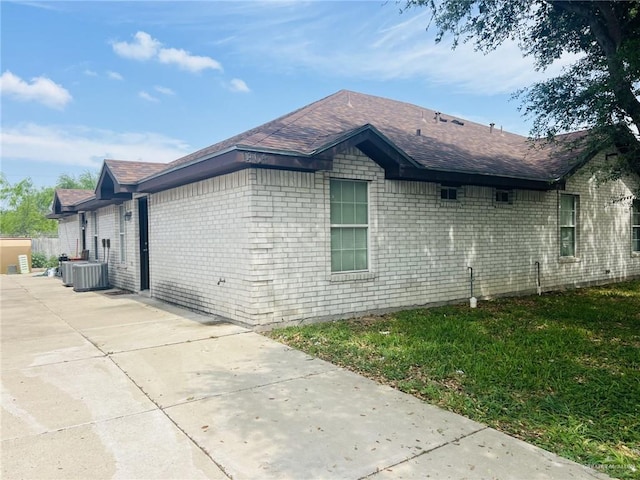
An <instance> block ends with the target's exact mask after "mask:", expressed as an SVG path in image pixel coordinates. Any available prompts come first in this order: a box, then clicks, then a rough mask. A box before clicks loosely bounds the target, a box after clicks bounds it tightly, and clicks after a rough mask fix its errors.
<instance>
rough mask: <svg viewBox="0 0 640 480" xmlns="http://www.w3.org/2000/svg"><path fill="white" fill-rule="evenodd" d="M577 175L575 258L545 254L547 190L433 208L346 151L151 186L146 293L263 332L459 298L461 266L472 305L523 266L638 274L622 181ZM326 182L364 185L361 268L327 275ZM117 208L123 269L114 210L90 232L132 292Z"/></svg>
mask: <svg viewBox="0 0 640 480" xmlns="http://www.w3.org/2000/svg"><path fill="white" fill-rule="evenodd" d="M588 171H589V170H588V168H585V169H583V170H582V171H581V172H579V173H578V174H576V175H574V176H573V177H572V178H571V179H570V180H569V181H568V183H567V187H566V193H572V194H576V195H579V197H580V200H579V213H578V216H579V218H578V247H577V258H576V259H561V258H560V257H559V238H558V236H559V232H558V198H559V192H556V191H549V192H537V191H525V190H516V191H514V192H513V203H512V204H511V205H499V204H496V202H495V201H494V198H495V193H494V190H493V189H492V188H488V187H476V186H463V187H462V188H461V189H460V192H459V200H458V201H457V202H443V201H441V200H440V190H439V185H437V184H435V183H424V182H408V181H395V180H385V179H384V172H383V170H382V169H381V168H380V167H379V166H378V165H377V164H376V163H374V162H373V161H371V160H370V159H368V158H367V157H366V156H364V155H363V154H361V153H360V152H359V151H358V150H357V149H351V150H349V151H347V152H345V153H343V154H341V155H338V156H337V157H336V158H335V160H334V165H333V170H332V171H331V172H316V173H302V172H288V171H279V170H267V169H247V170H243V171H240V172H235V173H232V174H228V175H223V176H221V177H216V178H212V179H208V180H204V181H201V182H196V183H193V184H190V185H186V186H183V187H179V188H174V189H171V190H167V191H164V192H159V193H156V194H152V195H150V197H149V252H150V281H151V294H152V295H153V296H154V297H157V298H160V299H163V300H166V301H169V302H173V303H177V304H179V305H183V306H186V307H189V308H193V309H196V310H200V311H204V312H208V313H212V314H217V315H222V316H224V317H227V318H230V319H233V320H236V321H239V322H243V323H246V324H249V325H255V326H266V325H270V324H274V323H291V322H301V321H310V320H317V319H325V318H335V317H344V316H349V315H352V314H357V313H363V312H367V311H376V310H387V309H398V308H402V307H408V306H414V305H425V304H430V303H437V302H448V301H455V300H462V299H466V298H468V297H469V272H468V268H467V267H469V266H471V267H473V269H474V275H475V284H474V293H475V296H477V297H486V296H492V295H500V294H509V293H517V292H534V291H535V289H536V262H540V267H541V281H542V287H543V289H544V290H549V289H555V288H560V287H563V286H576V285H580V284H586V283H591V282H593V283H598V282H606V281H613V280H621V279H624V278H628V277H633V276H638V275H640V255H632V254H631V251H630V250H631V232H630V207H629V204H628V203H625V202H616V201H614V200H615V199H619V198H622V197H625V196H628V195H630V194H631V190H632V189H633V188H635V186H636V183H634V182H635V180H634V181H631V180H627V181H617V182H610V183H607V184H604V185H601V186H597V184H596V182H595V181H594V180H593V179H592V178H591V177H590V174H589V173H588ZM330 178H343V179H356V180H366V181H368V182H369V271H368V272H364V273H351V274H349V273H343V274H332V273H331V267H330V265H331V261H330V260H331V251H330V248H331V245H330V224H329V211H330V206H329V180H330ZM124 205H125V209H126V210H127V211H132V212H133V218H132V219H131V220H130V221H127V222H125V226H126V248H127V260H126V262H124V263H121V262H120V259H119V235H118V232H119V219H118V207H117V206H115V205H114V206H109V207H105V208H102V209H100V210H99V211H98V217H99V226H98V229H99V238H100V239H102V238H111V253H110V262H109V263H110V265H109V272H110V274H109V275H110V280H111V282H112V284H113V285H114V286H117V287H120V288H126V289H129V290H134V291H137V290H138V289H139V284H140V279H139V244H138V215H137V201H136V200H135V199H134V200H131V201H129V202H125V204H124ZM88 219H89V230H88V232H87V244H88V245H89V248H92V247H91V245H93V244H92V235H93V233H92V230H91V228H92V221H91V215H90V214H88ZM74 222H75V223H74ZM74 231H75V235H78V234H79V230H78V222H77V217H71V218H70V219H64V220H62V221H61V223H60V233H61V235H60V238H61V242H63V243H62V248H63V249H64V248H65V247H64V245H65V243H64V242H66V243H69V242H71V243H73V245H75V240H74V237H73V232H74ZM65 232H68V233H67V234H65ZM65 235H66V236H65ZM100 245H101V243H100ZM74 248H75V247H74ZM71 253H74V252H71Z"/></svg>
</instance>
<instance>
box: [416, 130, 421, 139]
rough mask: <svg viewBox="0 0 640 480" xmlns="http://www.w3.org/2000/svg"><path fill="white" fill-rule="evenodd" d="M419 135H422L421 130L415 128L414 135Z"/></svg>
mask: <svg viewBox="0 0 640 480" xmlns="http://www.w3.org/2000/svg"><path fill="white" fill-rule="evenodd" d="M420 135H422V132H421V131H420V129H419V128H418V129H416V136H418V137H419V136H420Z"/></svg>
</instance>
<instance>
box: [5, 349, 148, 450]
mask: <svg viewBox="0 0 640 480" xmlns="http://www.w3.org/2000/svg"><path fill="white" fill-rule="evenodd" d="M154 407H155V405H154V404H153V403H152V402H151V401H149V399H148V398H147V397H146V396H145V395H144V394H143V393H142V392H140V390H139V389H138V388H136V386H135V385H134V384H133V383H132V382H131V381H130V380H129V379H128V378H127V377H126V375H124V374H123V373H122V371H121V370H120V369H118V368H117V367H116V366H115V365H114V364H113V362H112V361H111V360H110V359H108V358H90V359H85V360H81V361H73V362H66V363H55V364H49V365H42V366H39V367H32V368H24V369H19V370H4V371H3V372H2V418H1V420H0V421H1V426H2V433H1V435H2V439H3V440H4V439H8V438H16V437H23V436H29V435H34V434H38V433H43V432H47V431H51V430H56V429H59V428H64V427H70V426H74V425H80V424H83V423H89V422H94V421H98V420H106V419H109V418H115V417H119V416H123V415H130V414H133V413H140V412H144V411H148V410H151V409H153V408H154Z"/></svg>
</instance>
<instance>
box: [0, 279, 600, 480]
mask: <svg viewBox="0 0 640 480" xmlns="http://www.w3.org/2000/svg"><path fill="white" fill-rule="evenodd" d="M0 282H1V301H2V307H1V314H2V318H1V320H2V323H1V325H2V331H1V332H2V334H1V339H2V357H1V358H2V418H1V427H2V430H1V434H2V437H1V440H2V444H1V447H2V478H3V479H17V478H37V479H44V478H56V479H68V478H123V479H130V478H131V479H133V478H145V479H152V478H158V479H160V478H162V479H165V478H181V479H185V478H188V479H191V478H213V479H226V478H233V479H269V478H273V479H289V478H290V479H321V478H327V479H333V478H340V479H343V478H344V479H354V480H355V479H360V478H370V479H373V480H387V479H396V478H406V479H423V478H428V477H431V478H460V479H462V478H467V479H474V478H477V479H480V478H504V479H508V478H514V479H516V478H531V479H562V478H566V479H569V478H571V479H576V478H584V479H592V478H607V477H606V476H604V475H602V474H600V473H598V472H596V471H595V470H590V469H588V468H585V467H583V466H580V465H577V464H575V463H573V462H570V461H568V460H565V459H562V458H560V457H557V456H555V455H552V454H550V453H548V452H546V451H543V450H541V449H538V448H536V447H533V446H531V445H528V444H526V443H524V442H521V441H518V440H516V439H513V438H511V437H509V436H507V435H504V434H501V433H499V432H497V431H495V430H492V429H490V428H487V427H486V426H484V425H481V424H479V423H476V422H473V421H471V420H468V419H466V418H464V417H461V416H458V415H455V414H452V413H448V412H445V411H443V410H440V409H438V408H436V407H433V406H430V405H427V404H425V403H423V402H421V401H419V400H417V399H415V398H413V397H412V396H410V395H405V394H403V393H400V392H397V391H395V390H393V389H391V388H389V387H386V386H382V385H378V384H377V383H375V382H373V381H370V380H367V379H364V378H363V377H360V376H358V375H355V374H353V373H350V372H347V371H345V370H342V369H340V368H337V367H335V366H334V365H331V364H329V363H326V362H323V361H321V360H318V359H314V358H312V357H309V356H307V355H305V354H303V353H301V352H298V351H296V350H292V349H290V348H288V347H286V346H283V345H281V344H279V343H277V342H274V341H272V340H269V339H267V338H265V337H263V336H261V335H259V334H257V333H254V332H252V331H249V330H246V329H244V328H241V327H238V326H235V325H231V324H229V323H224V322H221V321H217V320H216V319H215V318H213V317H209V316H201V315H198V314H195V313H192V312H188V311H186V310H182V309H179V308H176V307H172V306H169V305H166V304H162V303H159V302H156V301H153V300H150V299H145V298H141V297H139V296H136V295H109V294H108V293H109V292H106V293H105V292H86V293H76V292H74V291H73V290H72V289H70V288H65V287H63V286H62V284H61V282H60V281H59V280H57V279H55V278H47V277H34V276H31V275H26V276H25V275H22V276H18V275H13V276H6V275H2V276H1V278H0Z"/></svg>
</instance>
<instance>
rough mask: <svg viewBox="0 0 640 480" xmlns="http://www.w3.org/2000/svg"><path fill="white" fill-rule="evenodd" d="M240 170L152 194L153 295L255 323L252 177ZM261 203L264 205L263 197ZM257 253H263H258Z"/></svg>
mask: <svg viewBox="0 0 640 480" xmlns="http://www.w3.org/2000/svg"><path fill="white" fill-rule="evenodd" d="M251 175H255V172H252V171H250V170H243V171H240V172H236V173H232V174H228V175H224V176H221V177H216V178H211V179H208V180H204V181H201V182H197V183H193V184H190V185H186V186H183V187H179V188H174V189H171V190H167V191H164V192H160V193H157V194H153V195H151V196H150V200H149V256H150V277H151V278H150V281H151V294H152V295H153V296H154V297H158V298H160V299H163V300H166V301H169V302H172V303H177V304H179V305H184V306H187V307H189V308H193V309H196V310H200V311H204V312H208V313H213V314H217V315H223V316H225V317H228V318H231V319H234V320H238V321H242V322H247V323H249V322H252V320H253V318H254V317H255V315H256V314H258V313H259V311H260V310H259V309H260V307H259V306H257V305H256V304H254V303H253V302H252V299H251V292H252V286H251V283H252V281H253V280H254V279H255V280H259V278H260V277H259V275H257V274H256V271H254V270H253V269H252V263H254V262H259V260H252V258H253V257H252V255H253V253H252V252H251V251H250V248H249V244H248V237H249V226H250V220H251V210H250V209H251V206H252V199H251V187H250V183H249V177H250V176H251ZM253 202H255V203H256V207H259V208H265V209H268V205H267V206H262V205H261V204H260V201H259V199H258V198H256V199H254V200H253ZM256 258H257V257H256Z"/></svg>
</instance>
